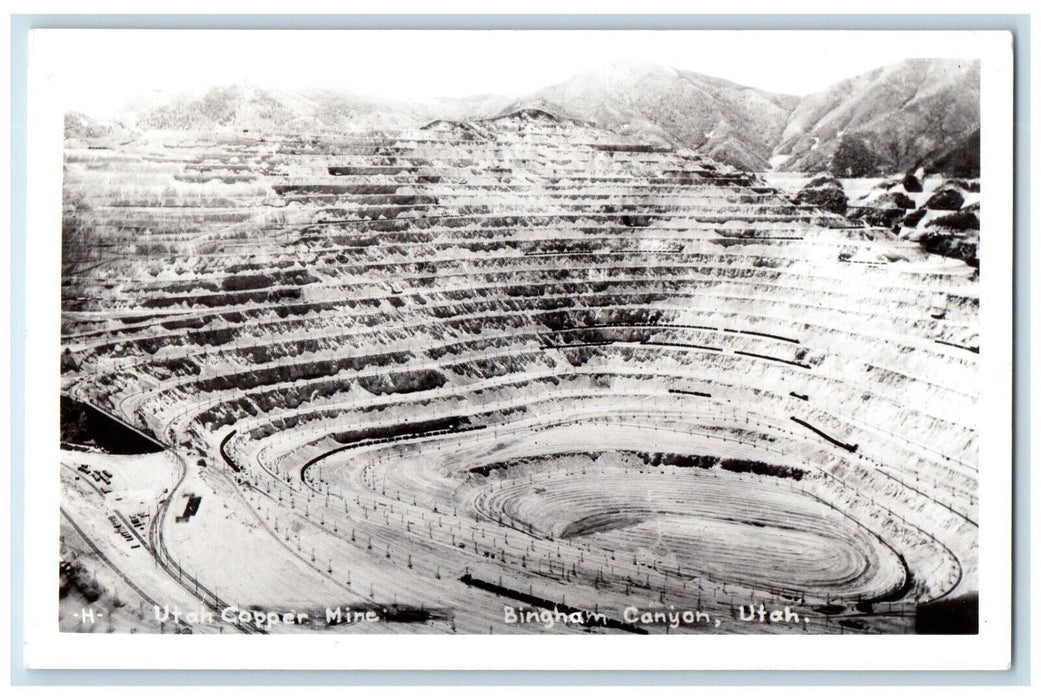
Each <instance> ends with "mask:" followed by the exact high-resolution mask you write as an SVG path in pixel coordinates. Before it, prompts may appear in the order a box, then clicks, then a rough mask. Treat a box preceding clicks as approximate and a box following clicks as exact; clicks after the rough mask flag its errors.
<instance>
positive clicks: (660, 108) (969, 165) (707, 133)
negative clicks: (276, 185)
mask: <svg viewBox="0 0 1041 700" xmlns="http://www.w3.org/2000/svg"><path fill="white" fill-rule="evenodd" d="M529 108H530V109H541V110H543V111H547V112H550V113H553V114H557V115H559V116H561V117H564V118H568V119H575V120H578V121H588V122H592V123H594V124H597V125H599V126H602V127H605V128H609V129H611V130H614V131H617V132H619V133H620V134H622V135H624V136H628V137H633V138H640V139H643V140H646V141H648V142H652V143H662V144H668V145H672V146H676V147H684V148H690V149H692V150H695V151H698V152H700V153H704V154H706V155H708V156H711V157H712V158H714V159H716V160H719V161H722V162H724V163H727V164H729V165H733V166H735V167H738V168H741V169H743V170H749V171H756V172H763V171H768V170H773V169H776V170H781V171H793V172H821V171H831V172H833V173H834V174H836V175H840V176H866V175H873V174H890V173H896V172H906V171H909V170H914V169H916V168H918V167H922V166H925V167H934V168H935V167H942V168H945V169H946V170H951V171H957V174H958V175H959V176H962V177H965V176H972V175H973V174H974V173H975V174H978V160H979V159H978V153H977V154H975V157H974V154H973V153H972V143H973V141H972V139H971V135H972V133H973V131H974V130H975V131H977V132H978V129H979V62H978V61H960V60H953V59H908V60H906V61H902V62H900V63H896V64H892V65H888V66H881V67H879V68H876V69H873V70H871V71H868V72H866V73H861V74H859V75H856V76H853V77H851V78H848V79H846V80H843V81H840V82H838V83H835V84H834V85H832V86H829V87H828V88H826V89H824V90H820V91H817V92H814V93H811V94H809V95H804V96H795V95H786V94H782V93H774V92H769V91H766V90H762V89H759V88H754V87H749V86H747V85H741V84H739V83H735V82H732V81H729V80H726V79H723V78H717V77H713V76H709V75H704V74H701V73H695V72H692V71H686V70H679V69H676V68H671V67H668V66H662V65H657V64H646V63H626V62H616V63H610V64H606V65H605V66H601V67H599V68H595V69H591V70H587V71H584V72H582V73H579V74H577V75H574V76H572V77H571V78H569V79H567V80H564V81H562V82H559V83H555V84H553V85H549V86H546V87H544V88H542V89H540V90H537V91H535V92H533V93H530V94H528V95H525V96H521V97H519V98H510V97H506V96H503V95H494V94H492V95H488V94H484V95H471V96H464V97H458V98H457V97H444V98H431V99H425V100H419V101H415V102H403V101H396V100H390V99H382V98H371V97H364V96H359V95H355V94H353V93H350V92H347V91H345V90H337V89H317V88H309V89H293V90H268V89H264V88H259V87H253V86H248V85H232V86H221V87H214V88H211V89H210V90H208V91H206V92H204V93H201V94H196V95H178V96H174V97H171V98H168V99H166V100H155V99H152V100H150V101H145V102H144V104H141V105H139V106H138V107H136V108H135V109H136V111H134V110H132V111H131V113H130V114H128V115H127V118H126V119H124V120H123V121H126V122H128V123H129V124H131V125H132V127H133V128H137V129H159V130H162V129H173V130H184V129H193V128H194V129H219V128H227V129H241V130H250V129H255V130H265V129H268V130H272V129H273V130H281V131H284V130H303V131H307V130H316V131H324V130H332V131H337V130H340V131H358V130H364V129H374V130H384V129H385V130H392V129H397V128H408V127H416V126H420V125H422V124H424V123H428V122H430V121H434V120H436V119H447V120H453V121H472V120H479V119H486V118H489V117H495V116H498V115H502V114H507V113H511V112H516V111H518V110H521V109H529ZM96 121H97V120H95V122H96ZM977 143H978V136H977ZM977 150H978V147H977ZM973 163H975V166H974V165H973ZM952 174H954V173H953V172H952Z"/></svg>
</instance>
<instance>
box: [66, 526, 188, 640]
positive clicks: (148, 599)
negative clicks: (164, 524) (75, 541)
mask: <svg viewBox="0 0 1041 700" xmlns="http://www.w3.org/2000/svg"><path fill="white" fill-rule="evenodd" d="M59 511H60V512H61V516H62V517H63V518H65V521H66V522H67V523H68V524H69V525H70V526H71V527H72V529H73V530H75V531H76V534H77V535H79V537H80V539H81V540H83V541H84V542H85V543H86V544H87V546H88V547H90V549H91V551H93V552H94V554H95V555H96V556H97V557H98V558H99V559H100V560H101V561H103V562H104V563H105V564H106V565H107V566H108V567H109V568H110V569H112V570H113V571H114V572H115V573H116V574H117V575H118V576H119V578H121V579H122V580H123V582H124V583H125V584H126V585H127V586H128V587H129V588H130V589H131V590H132V591H134V592H135V593H136V594H137V595H139V596H140V597H141V599H142V600H144V601H145V603H147V604H148V605H151V606H154V607H155V608H159V604H158V603H157V602H155V600H154V599H153V598H152V597H151V596H149V595H148V594H147V593H145V592H144V591H143V590H141V588H140V587H139V586H138V585H137V584H136V583H134V582H133V581H132V580H131V579H130V577H128V576H127V575H126V574H125V573H124V572H123V570H122V569H120V568H119V567H118V566H116V565H115V564H114V563H112V560H111V559H109V558H108V557H107V556H106V555H105V553H104V552H102V551H101V549H100V548H99V547H98V546H97V545H96V544H95V543H94V541H93V540H92V539H91V538H90V537H88V536H87V533H85V532H84V531H83V529H82V528H80V526H79V525H78V524H76V521H75V520H74V519H73V518H72V516H71V515H69V514H68V512H66V510H65V509H64V508H59ZM131 532H134V534H135V535H137V532H136V531H134V530H133V528H131ZM177 624H178V628H179V629H182V628H183V629H187V630H188V632H191V629H192V627H191V625H189V624H187V623H185V622H179V623H177Z"/></svg>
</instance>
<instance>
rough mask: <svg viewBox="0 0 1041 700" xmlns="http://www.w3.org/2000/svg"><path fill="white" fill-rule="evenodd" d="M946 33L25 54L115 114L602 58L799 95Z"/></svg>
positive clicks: (422, 86) (965, 51)
mask: <svg viewBox="0 0 1041 700" xmlns="http://www.w3.org/2000/svg"><path fill="white" fill-rule="evenodd" d="M953 39H954V35H952V33H948V32H840V31H834V32H832V31H812V32H770V31H739V32H735V31H729V32H726V31H576V32H561V31H454V32H444V31H368V32H366V31H355V32H351V31H346V32H345V31H328V32H325V31H308V32H277V33H276V32H250V31H239V32H227V31H205V32H183V31H182V32H176V31H130V30H112V31H97V30H96V31H93V32H82V31H76V30H53V31H50V32H49V33H48V32H47V31H46V30H45V31H43V32H40V33H38V34H36V35H34V37H33V42H32V43H33V47H32V56H33V60H34V61H35V63H36V65H37V66H38V69H39V70H40V71H41V72H42V73H44V74H45V75H47V78H48V81H49V82H50V83H51V84H52V85H53V87H54V93H55V94H56V95H58V96H60V99H62V100H63V101H64V105H63V107H64V108H65V109H71V110H76V111H81V112H86V113H88V114H92V115H96V116H100V117H111V116H115V115H116V114H117V113H118V112H119V111H120V110H121V109H122V108H123V106H124V105H125V104H126V103H127V102H128V101H130V100H131V99H132V98H134V97H137V96H140V95H142V94H145V95H147V94H149V93H153V94H154V93H156V92H163V93H169V92H203V91H205V89H206V88H207V87H208V86H213V85H227V84H235V83H242V82H248V83H250V84H252V85H257V86H261V87H266V88H273V89H300V88H328V89H340V90H348V91H350V92H352V93H354V94H359V95H371V96H374V97H380V98H385V99H401V100H407V99H417V98H418V99H432V98H435V97H453V98H459V97H463V96H470V95H489V94H498V95H505V96H509V97H519V96H522V95H527V94H529V93H532V92H534V91H537V90H539V89H541V88H544V87H545V86H547V85H553V84H556V83H560V82H562V81H565V80H567V79H568V78H569V77H570V76H573V75H575V74H578V73H582V72H585V71H589V70H592V69H595V68H597V67H599V66H602V65H604V64H606V63H612V62H631V63H644V64H647V63H650V64H661V65H665V66H673V67H675V68H678V69H681V70H686V71H696V72H698V73H702V74H706V75H711V76H716V77H719V78H723V79H726V80H729V81H732V82H735V83H739V84H741V85H745V86H749V87H754V88H758V89H760V90H766V91H769V92H773V93H782V94H788V95H806V94H809V93H812V92H816V91H819V90H823V89H825V88H827V87H829V86H830V85H833V84H834V83H836V82H838V81H840V80H844V79H846V78H849V77H850V76H852V75H857V74H860V73H863V72H866V71H869V70H871V69H874V68H876V67H878V66H880V65H886V64H891V63H896V62H899V61H902V60H904V59H906V58H911V57H916V56H929V57H933V58H942V57H952V58H962V57H972V51H973V47H972V46H971V42H970V43H966V42H965V41H955V40H953Z"/></svg>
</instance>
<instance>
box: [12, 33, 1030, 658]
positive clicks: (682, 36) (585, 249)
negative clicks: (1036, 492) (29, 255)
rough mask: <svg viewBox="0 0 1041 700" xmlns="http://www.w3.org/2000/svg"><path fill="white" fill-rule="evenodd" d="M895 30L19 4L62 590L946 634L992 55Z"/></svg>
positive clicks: (396, 628) (377, 612)
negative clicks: (141, 23)
mask: <svg viewBox="0 0 1041 700" xmlns="http://www.w3.org/2000/svg"><path fill="white" fill-rule="evenodd" d="M54 33H57V34H60V33H61V32H60V31H56V32H54ZM890 34H895V33H890ZM928 34H929V33H928V32H923V33H920V34H916V35H915V39H914V40H900V39H897V38H895V37H893V36H888V35H886V33H884V32H883V33H879V32H861V33H858V32H811V31H804V32H784V31H775V32H752V31H748V32H740V31H738V32H707V31H658V32H651V31H642V32H640V31H632V32H579V31H575V32H567V31H557V32H523V31H516V32H509V31H471V32H438V31H422V32H417V31H413V32H408V31H400V32H397V31H368V32H355V31H329V32H284V33H280V32H183V31H182V32H175V31H166V32H164V31H136V32H135V31H110V32H94V33H93V34H92V33H91V32H89V31H82V32H75V31H69V32H67V33H66V34H65V35H64V36H62V37H61V38H60V39H55V40H53V41H50V42H43V41H42V39H43V38H44V37H40V39H41V42H40V43H42V44H43V45H44V46H51V47H53V46H60V47H61V51H60V52H52V53H53V55H55V56H60V59H61V60H58V59H55V60H53V61H51V62H50V63H47V62H46V61H43V62H44V66H45V69H44V70H46V71H49V72H47V73H46V77H45V78H44V79H43V82H45V83H47V84H48V85H49V86H50V88H49V91H50V93H51V94H60V100H59V101H57V102H55V105H56V106H55V107H54V110H56V111H55V114H57V115H58V117H57V118H60V127H61V134H60V164H59V166H58V167H59V168H60V193H58V194H57V196H55V197H52V198H51V199H50V200H46V201H45V202H44V204H45V205H47V206H46V207H45V208H46V209H47V212H48V216H50V217H51V219H52V220H54V221H59V220H60V236H58V235H57V233H54V234H51V233H47V234H46V235H48V236H53V238H54V241H53V248H54V250H57V251H58V253H59V255H58V259H55V260H54V261H53V263H52V264H51V268H52V269H50V270H49V274H51V275H52V279H59V280H60V298H57V297H56V299H57V301H56V306H57V307H60V313H59V316H60V318H51V317H47V316H45V317H43V318H41V319H40V322H41V324H44V325H46V324H50V325H51V326H54V327H55V333H54V336H55V337H56V338H57V346H52V347H50V348H49V352H50V356H49V357H45V358H44V359H42V360H41V362H43V363H44V364H45V365H46V363H48V362H49V363H50V364H49V365H47V366H49V367H51V368H52V370H53V371H52V375H53V376H52V377H51V378H50V379H49V380H48V382H47V383H46V384H41V385H40V390H41V393H43V391H42V390H43V389H44V388H47V391H46V395H45V396H43V397H42V398H41V399H40V400H41V401H44V402H50V403H51V404H52V405H54V406H55V410H54V417H55V423H56V424H55V425H54V426H53V430H52V431H51V432H49V433H46V435H48V436H51V438H52V439H53V442H51V443H49V444H47V445H45V446H44V448H43V449H44V450H45V452H44V454H49V455H53V458H51V461H49V462H47V461H45V462H44V463H39V464H33V465H32V469H33V470H40V471H44V472H49V474H50V476H49V478H50V479H51V481H50V483H52V484H54V488H55V489H56V490H57V492H58V493H57V495H56V499H57V510H56V512H53V514H52V515H51V516H50V517H51V519H52V520H54V521H56V522H55V526H54V527H55V529H54V530H52V532H54V533H55V534H56V538H55V539H54V540H53V541H52V542H43V549H45V550H46V549H47V547H50V548H51V549H50V550H49V551H47V552H45V554H46V556H47V557H51V558H52V559H53V561H54V564H56V565H57V566H56V567H55V570H54V574H56V576H54V577H53V578H51V579H40V580H39V581H37V582H36V585H35V587H36V588H38V589H40V590H41V591H42V592H37V593H34V594H33V595H34V596H35V597H36V598H38V599H39V600H43V601H46V600H50V601H52V605H53V615H52V617H51V618H50V619H51V620H52V622H53V625H54V629H53V631H55V632H58V633H60V635H61V636H63V637H73V636H78V637H86V636H88V635H116V636H120V635H130V634H134V635H260V636H286V635H296V636H299V635H311V636H339V637H343V636H355V635H365V636H369V635H396V636H402V637H408V636H419V635H449V636H450V635H469V636H474V635H485V636H487V635H528V636H537V635H542V636H549V635H561V636H568V635H570V636H574V635H586V636H587V637H588V636H590V635H594V636H599V635H608V636H622V637H632V638H634V639H635V638H637V637H641V636H647V635H679V636H717V637H734V636H738V635H742V636H762V637H767V636H770V637H776V636H778V635H781V636H803V635H813V636H821V635H828V636H859V637H871V636H879V635H885V636H889V637H893V638H896V637H907V636H915V637H925V636H930V637H936V638H937V639H939V638H941V637H943V638H951V637H961V636H974V635H978V634H979V633H980V631H981V629H980V628H981V624H985V623H986V622H987V619H989V618H987V616H986V615H985V614H982V613H981V603H980V600H981V590H982V591H983V593H984V594H985V593H986V590H987V589H986V586H983V585H981V581H985V580H987V579H986V577H987V576H988V575H989V573H988V569H987V568H986V565H985V564H984V563H983V562H984V561H985V559H984V557H983V554H984V548H985V545H983V544H981V537H980V533H981V529H989V531H991V533H994V532H995V531H1006V532H1005V537H1006V538H1007V530H1008V529H1009V522H1010V520H1009V517H1010V516H1009V512H1008V508H1009V507H1008V505H1007V497H1008V496H1007V493H998V496H997V497H996V498H991V499H990V500H989V501H988V500H987V493H988V492H987V491H986V490H985V489H984V488H983V487H982V486H981V483H982V481H983V480H985V479H989V478H996V479H998V484H999V485H1000V484H1001V483H1006V481H1002V480H1003V479H1004V480H1007V479H1008V476H1009V475H1008V473H1009V471H1010V466H1009V464H1008V461H1007V457H1006V458H1005V461H1002V459H1001V455H1002V454H1006V453H1007V450H1008V445H1007V444H1006V445H1000V444H999V445H996V446H995V445H993V444H992V445H990V447H991V448H996V451H995V452H992V453H990V454H995V455H997V459H995V458H993V457H988V456H987V455H988V452H987V450H988V449H989V448H988V447H987V444H988V443H987V439H986V438H985V437H984V435H985V433H986V431H987V430H988V427H987V424H988V421H989V420H990V419H991V418H994V419H996V420H998V421H999V422H1000V421H1002V420H1005V421H1006V422H1005V423H1004V424H1002V425H998V426H997V434H998V435H999V436H1000V435H1002V430H1004V431H1005V433H1007V429H1008V424H1007V418H1005V417H1003V416H1002V415H1001V411H1000V410H999V411H997V412H992V411H990V408H991V407H992V406H993V404H992V403H990V402H989V400H986V395H987V394H988V392H993V391H994V390H995V387H997V390H998V391H999V394H998V396H999V398H1000V397H1001V396H1002V395H1003V394H1001V393H1000V392H1003V391H1007V390H1008V387H1007V386H1003V385H1002V382H1003V381H1004V382H1008V381H1009V376H1010V375H1009V374H1008V371H1009V370H1008V366H1007V365H1008V363H1009V362H1010V350H1009V347H1010V342H1011V341H1010V338H1008V337H1002V336H1001V335H1000V332H1001V329H1002V328H1003V327H1004V326H1003V325H1002V324H1003V323H1004V321H1003V320H1002V319H1001V318H1000V317H1001V316H1002V314H1005V315H1007V314H1008V313H1009V306H1008V304H1009V289H1008V287H1009V280H1008V279H1007V274H1008V272H1007V270H1008V269H1010V268H1009V260H1008V259H1006V258H1008V257H1009V254H1008V251H1009V250H1010V249H1011V238H1012V231H1011V225H1010V223H1009V222H1010V221H1011V219H1010V215H1011V214H1010V212H1011V200H1010V199H1009V197H1008V189H1007V182H1008V173H1007V172H1006V169H1007V164H1008V163H1009V162H1010V159H1011V152H1010V148H1011V145H1010V144H1011V141H1005V140H1002V138H1001V136H1000V133H1004V132H1000V131H999V135H998V136H997V137H995V138H992V139H990V140H988V130H987V118H986V114H985V110H986V109H987V107H986V104H987V103H986V100H984V99H982V98H981V94H985V90H986V89H987V87H988V86H989V87H991V88H992V89H995V90H997V91H998V92H1001V93H1002V94H1003V95H1004V96H1005V98H1006V99H1008V98H1010V89H1011V84H1010V83H1002V82H1001V81H1000V80H999V81H998V84H996V85H995V83H994V81H991V83H989V84H988V83H987V75H988V73H987V72H986V71H987V69H988V67H989V66H988V63H987V61H988V60H991V59H989V58H987V57H986V56H991V55H993V53H994V52H990V53H989V54H988V53H987V52H984V51H981V50H980V49H979V44H978V42H974V41H972V40H969V39H971V38H972V37H974V36H976V35H975V34H973V33H970V32H962V33H961V34H962V35H965V36H964V40H962V38H961V37H959V36H958V34H959V33H957V32H948V33H935V34H937V36H935V37H931V36H926V35H928ZM231 35H234V36H231ZM260 35H263V36H260ZM998 43H999V44H1000V42H998ZM406 46H407V47H408V48H407V50H406V49H405V47H406ZM87 47H91V48H90V50H87ZM1004 47H1005V51H1006V53H1007V54H1008V56H1006V63H1007V60H1008V58H1009V57H1010V56H1011V48H1010V44H1008V43H1007V42H1006V44H1004ZM34 48H35V47H34ZM985 54H986V56H985ZM41 55H43V54H41ZM41 60H43V59H41ZM1004 66H1005V64H1002V68H1003V69H1004ZM998 75H999V78H1000V77H1001V75H1002V74H1001V73H1000V72H999V73H998ZM1004 75H1005V79H1008V75H1007V73H1006V74H1004ZM981 76H982V78H981ZM1010 120H1011V119H1010V115H1009V114H1007V113H1005V114H1003V113H1000V112H999V113H998V114H997V115H996V116H992V117H991V122H990V124H991V125H993V124H996V123H1000V126H1001V128H1002V129H1004V130H1006V131H1007V130H1008V128H1009V123H1010ZM52 121H54V123H57V122H56V121H55V120H52ZM988 154H989V156H988ZM988 157H1000V158H1002V159H1004V160H1000V161H998V162H999V166H998V167H991V168H990V169H988V163H989V162H990V161H988V160H987V158H988ZM1001 163H1003V164H1004V166H1002V165H1000V164H1001ZM999 171H1000V172H999ZM992 174H993V178H992V177H991V175H992ZM999 182H1000V183H1002V184H1000V185H999ZM992 188H994V189H992ZM59 199H60V203H59ZM991 208H992V210H993V214H994V215H993V216H992V212H988V209H991ZM990 222H996V224H995V226H994V228H993V229H992V228H989V227H988V224H989V223H990ZM1002 224H1004V226H1003V225H1002ZM34 235H36V234H35V233H34V232H33V230H32V229H30V246H31V245H32V243H31V241H32V237H33V236H34ZM41 235H44V234H41ZM989 265H990V267H989V269H988V266H989ZM1001 275H1005V276H1006V278H1005V279H995V277H996V276H1001ZM988 276H989V282H990V284H991V285H996V287H995V286H991V287H989V289H991V290H993V289H995V288H996V289H997V292H996V294H993V295H992V296H987V295H988V294H990V292H987V291H986V290H987V289H988V287H987V285H986V284H981V280H984V281H988ZM52 293H53V294H57V292H56V291H55V290H52ZM47 308H52V307H47ZM988 309H989V311H988ZM988 313H989V314H990V316H988ZM988 319H989V321H990V323H989V324H988ZM995 319H997V321H996V325H995ZM29 320H30V323H32V321H33V317H32V312H31V311H30V315H29ZM59 326H60V330H59ZM994 327H996V328H997V329H998V332H997V333H992V332H991V331H990V330H988V329H990V328H994ZM46 351H47V349H46V348H45V354H46ZM988 352H989V353H990V355H989V358H988V355H987V353H988ZM981 353H982V354H981ZM988 363H989V364H988ZM988 367H990V368H995V367H996V368H997V370H996V373H995V372H993V371H991V369H988ZM51 388H53V391H52V389H51ZM27 392H34V387H33V386H27ZM59 404H60V409H59V407H58V406H59ZM1001 408H1005V407H1004V406H1003V405H1002V406H1001ZM1002 450H1005V452H1003V451H1002ZM986 470H990V471H991V473H990V474H989V475H984V473H983V472H985V471H986ZM999 491H1000V489H999ZM47 497H48V498H52V499H53V498H55V494H53V493H51V494H50V496H47ZM1003 499H1006V500H1003ZM51 502H53V500H52V501H51ZM1003 504H1004V505H1003ZM988 506H989V507H990V510H986V508H987V507H988ZM988 514H989V515H990V518H991V519H990V520H989V521H988V520H987V517H988ZM1000 541H1001V540H1000V537H999V542H1000ZM1006 559H1007V555H1006ZM990 561H994V559H991V560H990ZM997 561H998V562H999V564H1000V563H1001V550H1000V547H999V548H998V551H997ZM1005 565H1006V566H1007V561H1006V562H1005ZM1004 575H1005V576H1007V575H1008V574H1007V572H1005V574H1004ZM1002 580H1004V579H1000V578H999V579H998V582H999V583H1000V582H1001V581H1002ZM993 590H994V588H993V587H992V588H991V589H990V591H992V592H993ZM1006 595H1007V592H1006ZM1006 614H1007V611H1006ZM981 620H982V623H981ZM678 641H679V640H677V643H678ZM483 643H485V642H482V644H483ZM634 643H635V642H634ZM655 648H657V647H655Z"/></svg>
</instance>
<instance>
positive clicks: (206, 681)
mask: <svg viewBox="0 0 1041 700" xmlns="http://www.w3.org/2000/svg"><path fill="white" fill-rule="evenodd" d="M48 27H53V28H62V27H64V28H91V29H103V28H113V29H115V28H125V29H916V30H928V29H945V30H955V29H1005V30H1009V31H1011V32H1013V35H1014V42H1015V80H1016V88H1015V103H1016V104H1015V120H1016V126H1015V133H1014V136H1015V207H1014V209H1015V212H1014V213H1015V244H1014V245H1015V247H1014V256H1015V262H1014V281H1015V293H1014V300H1013V314H1014V323H1015V343H1014V348H1013V352H1014V369H1015V395H1014V409H1013V410H1014V426H1013V428H1014V438H1013V441H1014V444H1013V460H1014V464H1013V488H1014V492H1013V514H1014V527H1013V536H1014V563H1015V569H1014V574H1013V581H1014V586H1013V605H1014V616H1013V668H1012V670H1010V671H1006V672H996V671H991V672H971V671H963V672H906V671H900V672H896V671H893V672H878V671H870V672H869V671H859V672H839V671H828V672H808V671H742V672H729V671H666V672H644V671H613V672H604V671H595V672H593V671H544V672H539V673H538V674H532V673H530V672H520V671H517V672H514V671H393V672H391V671H319V672H314V671H307V672H294V671H26V670H25V668H24V667H23V657H22V640H23V626H22V604H23V595H24V590H23V589H24V586H23V581H22V561H23V551H24V550H23V547H24V537H23V532H24V529H23V524H24V523H23V503H22V497H21V496H22V492H23V490H24V479H23V471H24V459H23V458H24V451H23V439H24V435H23V429H24V414H23V407H22V396H23V395H24V392H25V379H24V376H23V368H24V337H25V193H26V182H25V173H26V144H25V118H26V112H25V105H26V59H27V45H28V30H29V29H34V28H41V29H42V28H48ZM1029 66H1030V17H1029V16H1028V15H900V16H893V15H709V16H704V15H498V16H494V15H485V16H480V15H365V16H361V15H298V16H291V15H12V16H11V397H12V403H11V467H12V468H11V617H10V619H11V683H12V684H13V685H145V684H148V685H179V684H188V685H334V684H342V685H506V684H523V685H609V686H640V685H834V684H848V685H1027V684H1029V683H1030V668H1029V659H1030V629H1029V627H1030V595H1029V590H1030V588H1029V582H1030V513H1029V498H1030V474H1029V466H1030V461H1029V455H1030V430H1029V425H1030V420H1029V419H1030V394H1029V386H1030V363H1029V348H1030V345H1029V334H1030V318H1029V310H1030V309H1029V307H1030V299H1029V297H1030V270H1029V267H1030V264H1029V261H1030V239H1029V232H1030V199H1029V192H1030V167H1029V163H1030V135H1029V131H1028V126H1029V123H1030V91H1029V84H1030V67H1029ZM55 363H56V364H55V366H57V360H55Z"/></svg>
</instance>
